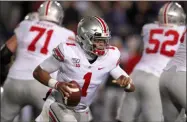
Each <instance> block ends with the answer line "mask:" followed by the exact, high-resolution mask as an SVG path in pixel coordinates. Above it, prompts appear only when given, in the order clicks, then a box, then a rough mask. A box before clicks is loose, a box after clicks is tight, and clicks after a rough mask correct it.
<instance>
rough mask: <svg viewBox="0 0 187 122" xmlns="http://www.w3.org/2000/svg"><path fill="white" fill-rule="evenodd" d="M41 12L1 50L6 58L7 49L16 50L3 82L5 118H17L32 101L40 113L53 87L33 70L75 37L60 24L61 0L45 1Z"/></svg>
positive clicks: (2, 117)
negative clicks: (56, 0)
mask: <svg viewBox="0 0 187 122" xmlns="http://www.w3.org/2000/svg"><path fill="white" fill-rule="evenodd" d="M46 6H47V7H46ZM49 10H50V11H49ZM52 10H53V11H55V13H54V12H53V11H52ZM38 13H39V19H40V20H39V21H38V20H34V21H32V20H31V21H28V20H27V19H26V20H24V21H22V22H21V23H20V24H19V26H18V27H17V28H16V29H15V30H14V32H15V35H14V36H13V37H11V38H10V39H9V40H8V41H7V43H6V44H5V46H4V47H3V48H2V50H1V54H3V55H1V58H2V60H4V59H5V58H4V57H6V55H5V54H6V52H7V51H9V53H10V52H11V53H15V54H16V59H15V61H14V62H13V64H12V66H11V68H10V70H9V73H8V76H7V79H6V81H5V84H4V86H3V87H4V93H3V97H2V101H1V121H2V122H11V121H13V119H14V117H15V116H16V115H17V114H19V112H20V110H21V109H22V108H23V107H24V106H25V105H32V106H33V107H35V108H36V109H37V110H38V113H39V112H40V111H41V110H42V106H43V103H44V101H43V99H42V98H43V97H44V96H45V94H46V92H47V91H48V89H49V88H48V87H46V86H44V85H42V84H40V83H39V82H38V81H36V80H35V79H34V78H33V75H32V72H33V71H34V69H35V67H37V66H38V65H39V64H40V63H41V62H42V61H43V60H45V59H46V58H48V57H49V56H50V55H51V54H52V49H53V48H55V47H56V46H57V45H58V44H60V43H61V42H65V41H67V40H71V39H72V40H73V39H75V35H74V33H73V32H72V31H70V30H68V29H66V28H63V27H61V26H60V24H61V22H62V21H61V20H62V18H63V10H62V7H61V5H60V4H59V3H58V2H50V1H48V2H44V3H43V4H41V6H40V8H39V9H38ZM6 50H7V51H6ZM8 55H9V54H8ZM5 62H6V60H5ZM54 77H55V76H54Z"/></svg>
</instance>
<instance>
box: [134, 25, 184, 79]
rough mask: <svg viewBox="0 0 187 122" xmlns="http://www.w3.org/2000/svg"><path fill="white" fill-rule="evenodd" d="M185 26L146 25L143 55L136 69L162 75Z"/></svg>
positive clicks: (144, 28) (176, 47)
mask: <svg viewBox="0 0 187 122" xmlns="http://www.w3.org/2000/svg"><path fill="white" fill-rule="evenodd" d="M185 28H186V27H185V26H178V27H164V26H159V25H158V24H156V23H153V24H146V25H144V27H143V29H142V36H143V41H144V51H143V56H142V58H141V60H140V62H139V63H138V64H137V65H136V67H135V69H140V70H144V71H146V72H148V73H153V74H154V75H156V76H158V77H160V74H161V73H162V71H163V69H164V67H165V66H166V64H167V63H168V61H169V60H170V59H171V58H172V57H173V56H174V54H175V52H176V50H177V49H178V46H179V44H180V39H181V37H182V35H183V32H184V30H185Z"/></svg>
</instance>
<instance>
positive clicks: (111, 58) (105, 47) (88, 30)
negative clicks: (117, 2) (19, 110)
mask: <svg viewBox="0 0 187 122" xmlns="http://www.w3.org/2000/svg"><path fill="white" fill-rule="evenodd" d="M109 39H110V31H109V28H108V26H107V24H106V22H105V21H104V20H103V19H102V18H100V17H96V16H95V17H85V18H83V19H82V20H81V21H80V22H79V24H78V28H77V36H76V41H75V42H72V41H68V42H65V43H61V44H59V45H58V46H57V47H56V48H55V49H54V50H53V54H52V55H51V56H50V57H49V58H48V59H46V60H45V61H44V62H42V63H41V64H40V65H39V66H38V67H37V68H36V69H35V71H34V72H33V76H34V77H35V78H36V79H37V80H38V81H39V82H40V83H42V84H44V85H46V86H49V87H51V88H53V91H52V93H51V94H50V95H49V96H48V98H47V100H46V102H45V104H44V106H43V111H42V112H41V114H40V115H39V116H38V117H37V119H36V121H37V122H40V121H45V122H48V121H50V120H53V121H60V122H70V121H71V122H88V121H89V120H88V113H89V105H90V104H91V103H92V101H93V99H94V97H95V95H96V94H95V93H96V91H97V88H98V87H99V85H100V84H101V83H102V82H104V81H105V80H106V78H107V77H108V76H109V74H111V75H112V76H113V77H114V78H115V79H116V81H115V83H117V84H120V86H122V87H125V90H126V91H128V92H133V91H134V90H135V87H134V85H133V83H132V80H131V78H130V77H129V76H128V75H127V74H126V72H125V71H124V70H122V69H121V68H120V67H119V59H120V52H119V50H118V48H116V47H111V46H109ZM57 70H58V75H57V80H55V79H53V78H51V77H50V73H53V72H55V71H57ZM70 81H76V82H77V83H78V84H79V85H80V87H81V89H82V90H81V92H82V96H81V101H80V103H79V104H78V105H77V106H75V107H70V106H67V105H66V104H64V102H63V101H62V99H61V98H60V97H58V95H56V94H58V93H63V94H62V95H64V96H65V97H67V98H68V97H69V96H71V91H69V89H68V88H67V86H68V87H72V84H71V83H69V82H70ZM57 91H59V92H57ZM62 95H60V96H61V97H62Z"/></svg>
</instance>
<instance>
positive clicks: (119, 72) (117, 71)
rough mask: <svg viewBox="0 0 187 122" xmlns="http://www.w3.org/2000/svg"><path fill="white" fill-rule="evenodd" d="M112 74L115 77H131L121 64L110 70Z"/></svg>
mask: <svg viewBox="0 0 187 122" xmlns="http://www.w3.org/2000/svg"><path fill="white" fill-rule="evenodd" d="M110 75H111V76H112V77H113V78H114V79H118V78H119V77H120V76H121V75H124V76H126V77H129V75H128V74H127V73H126V72H125V71H124V70H123V69H121V67H120V66H119V65H118V66H117V67H116V68H114V69H113V70H111V71H110Z"/></svg>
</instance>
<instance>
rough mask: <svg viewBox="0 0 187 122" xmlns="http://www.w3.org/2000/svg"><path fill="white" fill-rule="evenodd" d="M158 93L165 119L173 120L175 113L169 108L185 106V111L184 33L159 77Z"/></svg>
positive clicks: (177, 108)
mask: <svg viewBox="0 0 187 122" xmlns="http://www.w3.org/2000/svg"><path fill="white" fill-rule="evenodd" d="M160 93H161V98H162V104H163V112H164V116H165V121H168V122H169V121H173V120H172V119H171V118H172V116H175V113H173V112H172V111H171V109H176V110H178V112H180V111H181V109H182V108H185V111H187V108H186V38H185V33H184V36H183V37H182V38H181V44H180V46H179V48H178V50H177V52H176V54H175V56H174V57H173V58H172V59H171V60H170V61H169V63H168V64H167V66H166V67H165V68H164V72H163V73H162V75H161V77H160ZM171 112H172V113H171ZM174 119H175V118H174Z"/></svg>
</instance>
